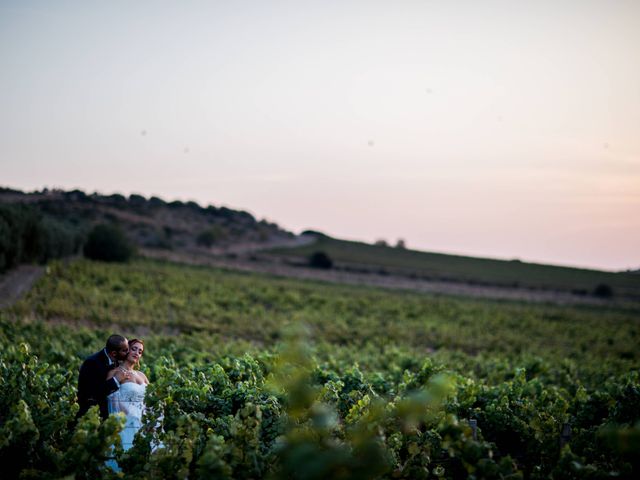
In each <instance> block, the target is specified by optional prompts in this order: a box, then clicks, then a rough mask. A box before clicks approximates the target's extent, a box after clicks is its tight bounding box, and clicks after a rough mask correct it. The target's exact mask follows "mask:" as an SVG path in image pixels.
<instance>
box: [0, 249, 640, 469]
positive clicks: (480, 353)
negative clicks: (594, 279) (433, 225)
mask: <svg viewBox="0 0 640 480" xmlns="http://www.w3.org/2000/svg"><path fill="white" fill-rule="evenodd" d="M48 319H55V322H49V321H48ZM67 323H68V325H67ZM117 326H119V327H117ZM114 328H116V329H118V328H119V329H120V330H121V333H125V334H129V335H133V334H135V335H136V336H143V337H144V339H145V347H146V348H145V360H144V363H143V365H142V369H143V370H144V371H145V373H146V374H147V376H148V377H149V379H150V381H151V385H150V386H149V388H148V390H147V396H146V405H147V411H146V415H145V418H144V424H145V425H144V427H143V429H142V430H141V433H140V434H139V435H138V436H137V438H136V442H135V445H134V447H133V448H132V449H131V450H129V451H128V452H123V451H122V449H121V448H120V447H119V436H118V432H119V431H120V429H121V428H122V424H121V421H120V418H119V417H115V416H114V417H111V418H109V420H108V421H106V422H100V421H99V418H98V412H97V411H95V409H94V410H92V411H90V412H89V413H88V414H87V415H86V416H84V417H83V418H81V419H80V420H79V421H76V419H75V415H76V412H77V410H78V406H77V404H76V402H75V388H76V381H77V371H78V367H79V365H80V362H81V360H82V358H83V357H84V356H86V355H88V354H90V353H92V351H93V350H96V349H98V348H99V347H100V346H101V345H102V344H103V343H104V339H105V338H106V337H107V336H108V334H110V333H112V330H113V329H114ZM145 330H146V333H144V331H145ZM141 333H143V335H141ZM636 335H637V312H625V311H613V310H609V309H605V308H600V309H594V310H585V309H575V308H569V307H553V306H549V305H539V306H536V305H530V304H518V303H507V302H487V301H484V302H481V301H475V300H462V299H449V298H443V297H427V296H420V295H416V294H408V293H399V292H385V291H382V290H375V289H370V288H356V287H339V286H335V285H326V284H321V283H311V282H299V281H291V280H283V279H277V278H271V277H262V276H257V275H246V274H238V273H231V272H225V271H220V270H209V269H204V268H193V267H184V266H176V265H171V264H163V263H158V262H148V261H139V260H138V261H134V262H132V263H130V264H126V265H125V264H105V263H98V262H89V261H86V260H82V261H77V262H72V263H71V264H69V265H64V264H62V263H59V262H55V263H52V264H51V265H50V266H49V268H48V274H47V275H45V276H44V277H43V278H42V279H41V280H40V281H39V283H38V284H37V285H36V287H35V289H34V290H33V291H32V292H31V293H30V294H29V295H28V296H27V297H26V298H25V299H24V300H23V301H22V302H20V303H19V304H18V305H16V307H15V308H13V309H12V310H10V311H8V312H0V461H1V462H2V463H3V465H4V466H5V470H4V471H3V474H4V475H6V476H7V478H17V477H21V478H42V477H46V478H61V477H65V476H75V477H77V478H96V477H102V478H110V477H113V478H115V477H117V476H118V475H117V474H116V473H114V472H112V471H111V470H110V469H109V468H108V467H107V464H106V463H105V461H106V460H107V459H108V458H109V457H115V459H116V460H117V462H118V464H119V465H120V466H121V467H122V469H123V475H124V476H125V477H131V478H133V477H137V478H186V477H189V478H276V479H277V478H306V479H320V478H322V479H324V478H333V477H335V478H409V479H413V478H429V479H440V478H443V479H446V478H452V479H453V478H455V479H458V478H476V479H478V478H495V479H505V478H512V479H515V478H531V479H534V478H551V477H552V478H610V477H617V478H634V477H635V476H637V473H638V468H639V466H638V461H637V459H638V458H639V455H638V454H639V453H640V452H639V451H638V438H639V436H638V428H639V426H640V423H639V422H640V414H639V412H640V378H639V374H638V367H639V363H640V360H639V358H638V357H637V354H636V353H635V349H634V348H633V347H634V345H635V343H636V340H634V338H635V336H636ZM311 339H313V341H312V340H311ZM427 342H428V343H427ZM585 345H588V347H585ZM427 346H429V348H428V349H427V348H426V347H427ZM622 354H625V355H622ZM472 420H473V421H474V422H472ZM566 425H569V426H570V428H571V436H570V437H566V438H564V439H563V442H564V443H565V444H564V445H562V444H561V442H560V440H561V436H560V434H561V432H562V431H563V429H565V426H566Z"/></svg>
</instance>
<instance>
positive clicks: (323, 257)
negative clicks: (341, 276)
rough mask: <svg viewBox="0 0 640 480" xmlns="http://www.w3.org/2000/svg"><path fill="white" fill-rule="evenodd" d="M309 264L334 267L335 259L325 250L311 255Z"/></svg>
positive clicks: (315, 266) (319, 266)
mask: <svg viewBox="0 0 640 480" xmlns="http://www.w3.org/2000/svg"><path fill="white" fill-rule="evenodd" d="M309 266H311V267H313V268H324V269H329V268H332V267H333V260H331V258H330V257H329V255H327V254H326V253H324V252H315V253H314V254H312V255H311V256H310V257H309Z"/></svg>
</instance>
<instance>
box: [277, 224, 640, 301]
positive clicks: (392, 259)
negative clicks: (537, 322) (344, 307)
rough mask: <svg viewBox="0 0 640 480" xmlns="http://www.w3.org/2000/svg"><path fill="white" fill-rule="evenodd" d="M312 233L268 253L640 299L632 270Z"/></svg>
mask: <svg viewBox="0 0 640 480" xmlns="http://www.w3.org/2000/svg"><path fill="white" fill-rule="evenodd" d="M308 235H309V236H311V237H314V241H313V242H308V243H307V244H305V245H302V246H299V247H295V248H286V249H284V248H275V249H271V250H269V251H268V252H266V253H268V254H269V255H272V256H274V257H278V258H280V259H282V260H285V261H288V262H289V263H292V264H296V263H297V264H307V263H308V258H310V256H311V255H312V254H313V253H315V252H324V253H325V254H327V255H328V256H329V258H330V259H331V260H332V261H333V269H334V270H339V271H346V272H355V273H368V274H373V275H378V276H380V275H382V276H391V277H403V278H407V279H414V280H418V281H420V280H422V281H432V282H441V283H443V282H444V283H457V284H466V285H470V286H477V287H483V286H484V287H499V288H504V289H520V290H523V289H526V290H533V291H558V292H562V293H565V294H572V295H574V296H576V297H580V296H582V297H584V296H595V297H600V298H608V297H611V296H614V295H615V296H618V297H621V298H626V299H629V300H635V301H637V300H640V276H638V275H635V274H633V273H630V272H620V273H616V272H604V271H599V270H589V269H579V268H570V267H561V266H554V265H542V264H536V263H527V262H521V261H519V260H511V261H508V260H495V259H488V258H477V257H467V256H459V255H448V254H441V253H431V252H420V251H415V250H408V249H404V248H394V247H388V246H380V245H370V244H366V243H361V242H351V241H345V240H339V239H335V238H331V237H329V236H326V235H322V234H317V233H311V234H308Z"/></svg>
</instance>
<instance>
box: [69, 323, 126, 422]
mask: <svg viewBox="0 0 640 480" xmlns="http://www.w3.org/2000/svg"><path fill="white" fill-rule="evenodd" d="M128 353H129V342H128V341H127V339H126V338H125V337H123V336H122V335H111V336H110V337H109V339H108V340H107V346H106V347H105V348H103V349H102V350H100V351H99V352H96V353H94V354H93V355H91V356H90V357H87V359H86V360H85V361H84V362H82V365H81V366H80V376H79V377H78V404H79V405H80V411H78V417H81V416H82V415H84V414H85V413H87V410H89V408H91V407H93V406H94V405H99V406H100V416H101V417H102V418H103V419H105V418H107V417H108V416H109V411H108V409H107V396H108V395H109V394H111V393H113V392H115V391H116V390H118V388H120V383H119V382H118V380H116V379H115V377H113V378H111V379H109V380H107V374H108V373H109V371H110V370H112V369H113V368H115V367H116V366H117V363H116V362H118V361H122V360H125V359H126V358H127V354H128Z"/></svg>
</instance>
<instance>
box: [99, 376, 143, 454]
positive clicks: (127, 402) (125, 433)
mask: <svg viewBox="0 0 640 480" xmlns="http://www.w3.org/2000/svg"><path fill="white" fill-rule="evenodd" d="M146 389H147V386H146V385H145V384H139V383H135V382H126V383H122V384H120V389H119V390H116V391H115V392H113V393H112V394H111V395H109V396H108V397H107V401H108V405H109V415H111V414H115V413H124V415H125V420H126V421H125V424H124V428H123V429H122V431H121V432H120V438H121V440H122V448H123V449H124V450H125V451H126V450H129V449H130V448H131V447H132V446H133V437H134V436H135V434H136V433H138V430H140V427H142V415H143V414H144V393H145V391H146Z"/></svg>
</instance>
